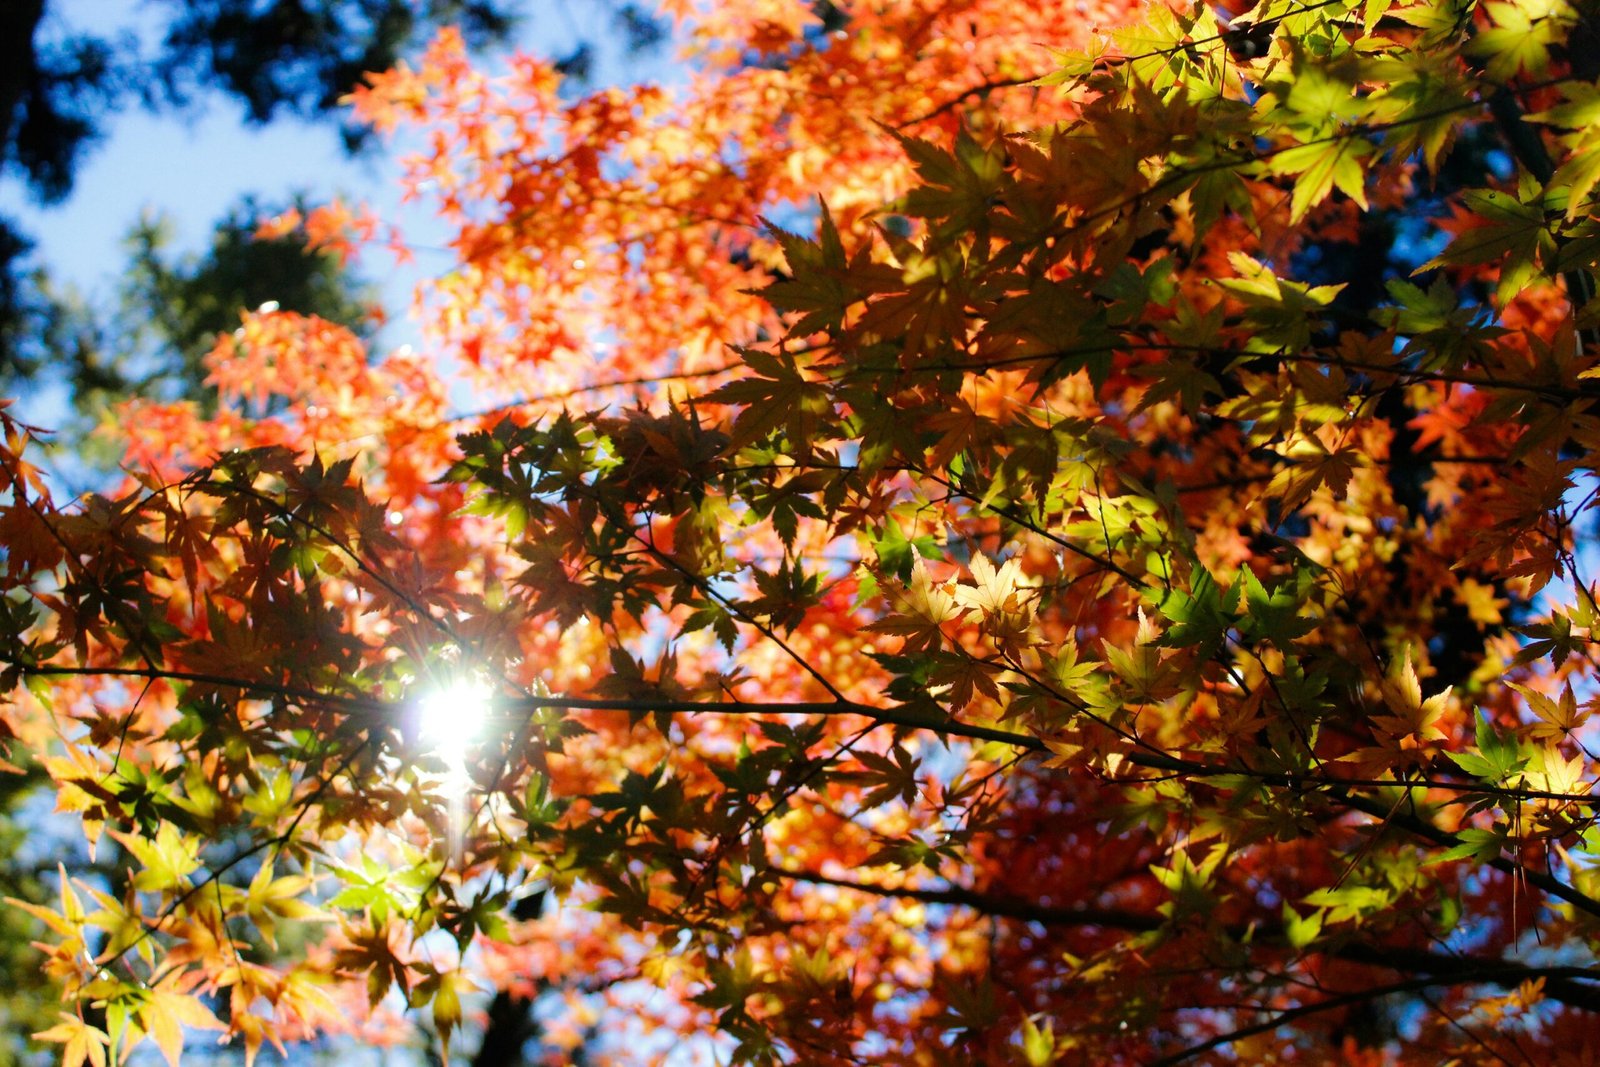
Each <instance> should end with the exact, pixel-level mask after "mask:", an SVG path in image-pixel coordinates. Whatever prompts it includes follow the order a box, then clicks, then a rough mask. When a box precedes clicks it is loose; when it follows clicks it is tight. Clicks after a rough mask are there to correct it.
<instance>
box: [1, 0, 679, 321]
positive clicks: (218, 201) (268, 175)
mask: <svg viewBox="0 0 1600 1067" xmlns="http://www.w3.org/2000/svg"><path fill="white" fill-rule="evenodd" d="M3 2H6V0H0V3H3ZM48 6H49V14H48V15H47V19H48V20H49V22H48V24H47V30H48V32H49V33H51V34H52V35H65V34H66V33H70V32H73V31H79V32H82V31H90V32H94V33H97V34H101V35H104V36H107V37H114V36H116V35H117V34H118V33H120V32H131V33H135V34H142V35H143V36H144V38H145V39H146V40H147V41H152V40H153V39H154V34H155V33H156V32H158V29H159V26H160V18H159V15H160V8H159V5H154V4H150V3H148V2H140V0H50V2H49V5H48ZM507 6H508V7H510V8H512V9H514V10H519V14H521V16H522V24H521V26H520V28H519V31H518V34H517V37H516V44H517V46H518V47H519V48H521V49H523V50H525V51H530V52H535V53H543V54H554V55H559V54H562V53H564V52H565V51H567V50H569V49H570V48H571V47H572V46H573V45H574V43H575V42H576V41H577V40H579V39H580V38H586V39H589V40H599V41H601V42H604V41H605V38H606V37H607V35H608V33H609V32H610V25H609V20H608V14H607V10H606V8H605V7H604V6H603V5H599V4H596V3H593V2H592V0H521V2H520V3H518V2H517V0H507ZM597 59H598V60H599V62H598V63H597V66H596V74H597V76H598V78H600V79H605V78H608V77H609V78H612V79H613V80H615V79H617V78H619V77H620V66H621V65H620V64H619V63H618V62H617V58H616V56H615V54H614V53H612V51H611V50H610V49H606V48H603V47H602V48H601V49H599V54H598V56H597ZM608 60H609V61H608ZM642 66H643V70H645V71H646V72H648V71H650V70H651V68H655V70H656V71H658V72H659V71H664V70H666V69H669V67H670V64H669V63H667V62H665V61H662V60H657V61H655V62H646V63H644V64H643V65H642ZM640 72H641V64H640V63H639V62H638V61H637V60H630V61H629V62H628V73H629V74H632V75H634V76H638V75H639V73H640ZM104 133H105V136H104V138H103V140H102V141H101V142H100V143H99V144H97V145H96V146H94V147H93V148H91V149H90V150H89V151H88V153H87V154H86V158H85V159H84V160H83V162H82V164H81V165H80V166H79V167H78V169H77V171H76V177H77V180H76V184H75V186H74V189H73V192H72V195H71V196H70V197H69V198H68V199H67V200H66V201H65V202H64V203H62V204H59V205H54V206H50V207H43V206H41V205H39V204H37V203H35V202H33V201H32V200H31V198H29V197H28V195H27V193H26V191H25V190H24V189H23V188H22V187H21V185H20V184H19V183H18V182H17V181H15V180H14V178H12V177H11V176H9V175H7V176H5V177H4V179H0V213H4V214H6V215H9V216H11V217H12V218H14V219H16V220H17V222H19V223H20V224H21V228H22V229H23V230H24V231H25V232H27V233H28V234H30V235H31V236H32V237H33V238H34V239H35V240H36V242H37V253H38V256H39V257H40V259H41V260H42V261H43V262H44V263H45V264H46V265H48V267H49V268H50V270H51V272H52V273H53V274H54V275H55V276H56V277H57V278H58V279H60V280H62V281H65V282H69V283H71V284H73V285H75V286H76V287H77V288H78V289H80V290H81V291H83V292H84V293H86V294H87V295H89V296H91V297H98V298H101V299H107V298H109V297H111V295H112V294H113V293H114V289H115V272H116V271H117V270H119V269H120V268H121V266H122V264H123V263H124V262H125V259H126V255H125V253H124V252H123V249H122V241H123V238H124V237H125V236H126V234H127V232H128V231H129V229H130V228H131V227H132V226H133V224H134V223H135V222H136V221H137V220H138V219H139V217H140V214H141V213H142V212H146V211H149V212H155V213H165V214H166V215H168V216H170V217H171V218H172V220H173V221H174V222H175V224H176V234H175V236H176V245H177V247H178V248H179V249H182V250H195V249H200V248H203V247H204V246H205V243H206V241H207V238H208V237H209V234H210V232H211V226H212V224H213V223H214V222H215V221H217V220H218V219H220V218H221V217H222V216H223V215H224V214H225V213H226V211H227V210H228V208H229V207H231V206H232V205H234V204H236V203H237V202H238V200H239V199H240V198H241V197H242V196H244V195H246V194H255V195H256V196H257V197H258V198H259V199H260V200H262V201H263V202H264V203H267V204H276V203H281V202H285V201H287V200H288V199H289V198H290V197H291V196H292V195H294V194H295V193H304V194H306V195H307V198H308V199H309V200H310V201H311V202H314V203H315V202H321V201H325V200H327V199H329V198H331V197H333V196H336V195H338V196H344V197H346V198H347V199H350V200H352V201H359V200H365V201H368V202H370V203H371V204H372V206H373V207H374V209H375V210H377V211H378V212H379V213H380V214H382V215H385V216H386V217H392V216H393V215H394V214H395V213H396V212H397V211H398V210H399V208H398V205H399V186H398V184H397V180H398V174H399V169H398V167H397V166H396V165H395V162H394V161H395V158H396V153H395V151H393V150H392V148H390V147H388V146H383V145H379V146H376V147H375V149H374V150H372V151H370V152H368V153H367V154H365V155H363V156H361V157H357V158H351V157H349V156H347V155H346V154H345V153H344V151H343V148H342V146H341V144H340V140H339V135H338V131H337V129H336V123H335V122H334V121H323V122H315V123H313V122H304V121H299V120H295V119H291V118H280V119H277V120H275V121H273V122H272V123H271V124H270V125H267V126H265V127H251V126H248V125H246V123H245V122H244V112H243V108H242V107H241V106H240V105H239V104H237V103H235V102H234V101H232V100H230V99H227V98H225V97H221V96H218V97H215V98H212V99H210V100H207V101H204V102H202V104H201V106H200V107H199V108H198V109H196V110H195V111H192V112H183V113H177V112H172V111H167V112H163V113H158V114H154V115H152V114H149V113H147V112H144V111H142V110H139V109H137V108H130V109H128V110H125V111H123V112H122V113H120V114H117V115H113V116H110V117H109V118H108V119H107V120H106V121H105V123H104ZM418 258H419V260H423V261H424V262H421V263H419V268H418V269H419V270H429V271H437V270H439V269H440V268H441V267H442V266H443V264H442V263H440V262H438V261H437V260H436V257H427V256H424V255H419V257H418ZM383 259H384V257H381V256H380V257H375V258H374V260H373V264H372V265H373V267H374V273H383V274H384V279H383V280H384V282H385V287H384V291H385V294H386V297H387V300H386V303H387V304H388V305H389V308H390V310H391V312H397V311H400V310H402V309H403V308H404V301H405V299H406V298H407V297H408V296H409V287H410V284H411V281H412V280H413V279H412V278H411V277H405V276H401V277H397V276H396V275H395V274H394V273H393V272H392V271H390V270H389V268H388V264H387V263H386V262H381V261H382V260H383ZM429 260H433V261H431V262H430V261H429Z"/></svg>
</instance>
